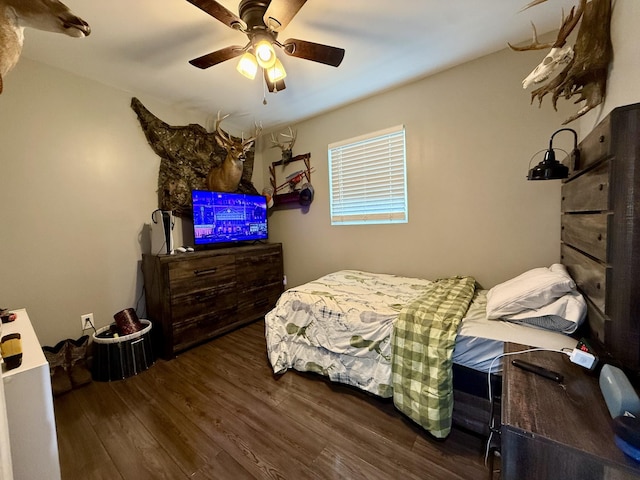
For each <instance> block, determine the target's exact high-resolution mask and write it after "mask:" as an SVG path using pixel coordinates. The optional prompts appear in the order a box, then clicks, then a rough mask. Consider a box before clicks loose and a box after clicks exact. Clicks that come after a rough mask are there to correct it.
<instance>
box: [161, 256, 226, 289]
mask: <svg viewBox="0 0 640 480" xmlns="http://www.w3.org/2000/svg"><path fill="white" fill-rule="evenodd" d="M235 275H236V267H235V262H234V258H233V255H216V256H213V257H202V258H191V259H185V261H180V262H174V263H171V264H170V265H169V283H170V285H171V296H172V297H174V296H180V295H184V294H186V293H191V292H195V291H198V290H207V289H209V288H211V287H215V286H218V285H221V284H225V283H229V282H233V281H234V280H235Z"/></svg>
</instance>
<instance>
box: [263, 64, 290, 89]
mask: <svg viewBox="0 0 640 480" xmlns="http://www.w3.org/2000/svg"><path fill="white" fill-rule="evenodd" d="M266 70H267V76H268V77H269V81H270V82H271V83H276V82H279V81H280V80H283V79H284V77H286V76H287V72H286V71H285V69H284V65H282V62H281V61H280V60H279V59H276V61H275V63H274V64H273V67H271V68H267V69H266Z"/></svg>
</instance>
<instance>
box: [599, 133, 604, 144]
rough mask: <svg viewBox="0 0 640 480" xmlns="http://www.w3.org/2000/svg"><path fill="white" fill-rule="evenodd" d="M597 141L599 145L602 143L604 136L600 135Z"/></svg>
mask: <svg viewBox="0 0 640 480" xmlns="http://www.w3.org/2000/svg"><path fill="white" fill-rule="evenodd" d="M598 141H599V142H600V143H604V135H600V138H599V139H598Z"/></svg>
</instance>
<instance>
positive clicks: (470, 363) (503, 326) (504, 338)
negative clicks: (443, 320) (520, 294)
mask: <svg viewBox="0 0 640 480" xmlns="http://www.w3.org/2000/svg"><path fill="white" fill-rule="evenodd" d="M487 292H488V290H477V291H476V294H475V296H474V299H473V301H472V303H471V306H470V307H469V310H468V311H467V314H466V315H465V318H464V320H463V321H462V322H461V324H460V328H459V329H458V336H457V337H456V346H455V348H454V350H453V362H454V363H456V364H458V365H463V366H465V367H469V368H472V369H474V370H478V371H480V372H485V373H487V372H488V371H489V368H490V367H491V373H498V372H500V371H501V370H502V362H500V361H495V362H494V359H495V358H496V357H498V356H500V355H501V354H502V353H503V352H504V343H505V342H511V343H519V344H522V345H529V346H532V347H537V348H548V349H552V350H562V349H573V348H574V347H575V346H576V344H577V341H576V340H575V339H574V338H572V337H570V336H568V335H565V334H563V333H559V332H552V331H549V330H544V329H541V328H535V327H531V326H525V325H520V324H516V323H511V322H506V321H503V320H488V319H487V315H486V307H487ZM492 363H493V365H492Z"/></svg>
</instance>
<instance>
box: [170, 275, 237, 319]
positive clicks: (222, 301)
mask: <svg viewBox="0 0 640 480" xmlns="http://www.w3.org/2000/svg"><path fill="white" fill-rule="evenodd" d="M236 301H237V288H236V283H235V282H230V283H225V284H224V285H220V286H217V287H212V288H207V289H206V290H200V291H197V292H193V293H187V294H184V295H175V296H172V297H171V317H172V318H173V323H174V325H175V324H178V323H181V322H183V321H185V320H188V319H190V318H194V317H197V316H198V315H202V314H203V313H207V312H212V313H215V312H218V311H222V310H226V309H228V308H230V307H233V305H235V304H236Z"/></svg>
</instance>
